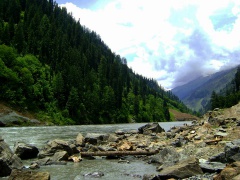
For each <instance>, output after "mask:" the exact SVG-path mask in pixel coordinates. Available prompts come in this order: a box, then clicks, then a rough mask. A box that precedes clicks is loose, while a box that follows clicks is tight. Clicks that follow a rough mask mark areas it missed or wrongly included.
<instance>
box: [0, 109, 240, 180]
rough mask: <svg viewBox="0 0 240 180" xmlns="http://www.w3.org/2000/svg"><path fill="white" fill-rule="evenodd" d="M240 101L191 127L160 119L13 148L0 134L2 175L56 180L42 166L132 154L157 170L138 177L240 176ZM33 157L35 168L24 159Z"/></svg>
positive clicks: (99, 174)
mask: <svg viewBox="0 0 240 180" xmlns="http://www.w3.org/2000/svg"><path fill="white" fill-rule="evenodd" d="M239 106H240V105H237V106H234V107H232V108H230V109H226V110H221V109H215V110H214V111H211V112H208V113H207V114H206V115H204V117H203V118H202V119H200V120H198V121H194V122H192V124H191V125H187V124H185V125H183V126H181V127H173V128H172V129H171V130H169V131H168V132H165V131H164V129H163V128H161V127H160V126H159V124H158V123H149V124H146V125H145V126H143V127H140V128H139V129H137V130H132V131H130V132H124V131H122V130H118V131H116V132H115V133H112V134H104V133H103V134H94V133H89V134H86V135H85V136H83V135H82V134H81V133H79V134H78V136H77V137H76V139H73V140H71V141H64V140H61V139H54V140H51V141H49V142H47V143H46V145H45V146H44V148H43V149H38V148H37V147H34V146H32V145H30V144H26V143H24V142H18V143H15V145H14V149H13V152H12V150H11V149H10V148H9V146H8V145H7V144H6V143H5V142H4V140H3V139H2V138H0V177H4V176H9V179H19V178H21V179H41V180H42V179H50V174H49V173H48V172H40V171H39V168H40V169H41V166H47V165H52V164H57V165H65V164H66V163H84V159H85V158H92V159H94V157H95V156H104V157H106V158H116V159H119V163H131V161H129V160H128V158H127V157H128V156H133V157H134V158H138V159H141V160H142V161H143V163H149V164H154V165H155V166H156V173H155V174H148V173H147V172H146V174H145V175H144V176H140V175H134V176H137V177H136V178H139V179H144V180H150V179H152V180H157V179H161V180H162V179H189V180H198V179H205V180H207V179H214V180H224V179H235V180H237V179H240V121H239V120H238V116H239V115H240V111H238V108H239ZM239 109H240V108H239ZM31 158H33V159H32V163H31V164H30V165H29V168H26V167H23V165H22V162H21V159H22V160H23V159H31ZM104 173H107V172H89V173H88V174H85V175H83V176H90V177H98V178H101V177H103V179H104Z"/></svg>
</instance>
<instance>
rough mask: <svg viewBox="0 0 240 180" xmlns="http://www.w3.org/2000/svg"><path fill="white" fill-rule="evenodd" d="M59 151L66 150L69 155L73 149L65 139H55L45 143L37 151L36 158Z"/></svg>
mask: <svg viewBox="0 0 240 180" xmlns="http://www.w3.org/2000/svg"><path fill="white" fill-rule="evenodd" d="M59 151H66V152H67V153H68V155H69V156H71V155H72V154H73V150H72V148H71V147H70V145H69V143H68V142H67V141H63V140H59V139H55V140H52V141H49V142H48V143H47V145H46V146H45V147H44V148H43V150H41V151H40V152H39V154H38V158H40V159H42V158H45V157H47V156H53V155H54V154H55V153H56V152H59Z"/></svg>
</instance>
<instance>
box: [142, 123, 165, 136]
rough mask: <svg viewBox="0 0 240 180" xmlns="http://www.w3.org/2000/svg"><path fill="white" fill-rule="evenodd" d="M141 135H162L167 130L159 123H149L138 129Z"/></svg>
mask: <svg viewBox="0 0 240 180" xmlns="http://www.w3.org/2000/svg"><path fill="white" fill-rule="evenodd" d="M138 131H139V133H140V134H151V133H161V132H165V130H164V129H163V128H162V127H161V126H160V125H159V124H158V123H148V124H146V125H144V126H142V127H140V128H138Z"/></svg>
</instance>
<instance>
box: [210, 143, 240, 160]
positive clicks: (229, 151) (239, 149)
mask: <svg viewBox="0 0 240 180" xmlns="http://www.w3.org/2000/svg"><path fill="white" fill-rule="evenodd" d="M239 145H240V140H239V139H237V140H234V141H232V142H229V143H226V145H225V147H224V152H221V153H219V154H217V155H215V156H212V157H210V158H209V161H211V162H221V163H232V162H235V161H239V160H240V155H239V153H240V146H239Z"/></svg>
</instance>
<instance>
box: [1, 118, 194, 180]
mask: <svg viewBox="0 0 240 180" xmlns="http://www.w3.org/2000/svg"><path fill="white" fill-rule="evenodd" d="M183 123H187V124H190V123H191V122H186V121H185V122H161V123H159V124H160V126H161V127H162V128H164V129H165V131H168V130H169V129H170V128H171V127H173V126H179V125H182V124H183ZM145 124H146V123H134V124H109V125H79V126H41V127H7V128H0V136H2V137H3V139H4V141H5V142H6V143H8V145H9V146H10V148H13V146H14V143H15V142H25V143H28V144H32V145H34V146H36V147H38V148H39V149H41V148H42V147H43V146H44V145H45V144H46V142H47V141H48V140H53V139H63V140H75V139H76V137H77V135H78V133H82V134H83V135H86V134H87V133H113V132H115V131H116V130H119V129H121V130H124V131H129V130H137V129H138V128H139V127H141V126H143V125H145ZM32 161H33V160H31V161H24V164H25V165H26V166H28V165H30V163H31V162H32ZM40 171H48V172H50V174H51V180H65V179H67V180H80V179H91V178H89V177H84V176H83V175H84V174H87V173H92V172H96V171H100V172H103V173H104V176H103V177H102V178H101V179H106V180H108V179H109V180H110V179H114V180H118V179H119V180H122V179H129V180H131V179H135V180H136V179H141V178H140V177H133V176H132V175H140V176H143V175H144V174H157V172H156V166H154V165H151V164H147V163H144V162H143V161H141V160H137V159H133V158H132V159H130V163H128V164H126V163H123V164H122V163H118V160H106V159H103V158H100V157H98V158H96V159H95V160H87V159H83V161H81V162H80V163H72V162H69V163H67V165H53V166H45V167H41V168H40ZM0 179H1V178H0ZM94 179H96V178H94Z"/></svg>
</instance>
